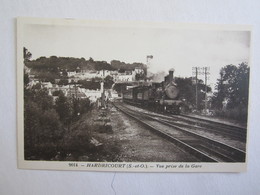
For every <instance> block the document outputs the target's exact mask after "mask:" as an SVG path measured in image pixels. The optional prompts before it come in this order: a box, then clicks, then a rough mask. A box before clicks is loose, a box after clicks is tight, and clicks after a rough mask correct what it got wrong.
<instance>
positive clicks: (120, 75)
mask: <svg viewBox="0 0 260 195" xmlns="http://www.w3.org/2000/svg"><path fill="white" fill-rule="evenodd" d="M92 63H93V62H92ZM27 64H29V65H27ZM96 69H100V67H98V65H96ZM107 69H109V68H107ZM107 69H101V70H88V69H86V67H82V66H81V65H80V64H79V65H78V66H75V65H74V68H70V69H64V67H62V68H60V67H59V66H55V65H53V68H50V66H47V65H46V66H45V67H44V66H43V67H41V69H40V70H39V68H38V67H37V64H36V65H35V66H33V65H32V62H31V61H30V62H29V63H28V62H27V63H25V66H24V72H25V74H26V75H28V83H27V85H26V87H27V88H32V87H33V86H35V85H37V84H38V85H39V86H40V87H41V88H46V89H47V90H48V94H49V95H50V96H52V97H53V100H54V102H55V99H56V98H57V97H58V91H62V92H63V94H64V95H65V96H66V97H68V98H77V99H85V98H88V99H89V100H90V101H91V102H96V101H97V99H98V98H100V97H101V93H102V91H103V92H104V93H105V96H106V97H107V98H116V97H118V96H119V95H120V94H118V91H115V90H113V89H112V85H114V84H126V83H128V84H129V83H132V82H137V81H141V80H143V79H144V75H145V69H144V68H141V67H133V68H132V69H130V70H129V69H128V70H124V69H117V70H107ZM57 70H58V73H56V72H57ZM43 73H44V74H43ZM48 73H49V74H50V75H52V74H53V73H55V74H56V76H55V77H54V79H48ZM41 75H46V76H45V77H44V76H41ZM84 82H85V83H86V82H87V83H89V85H88V86H89V87H88V86H86V85H82V83H84ZM101 83H103V84H101ZM107 83H110V85H106V84H107ZM104 84H105V86H104ZM94 86H95V87H94ZM104 87H105V88H106V89H104Z"/></svg>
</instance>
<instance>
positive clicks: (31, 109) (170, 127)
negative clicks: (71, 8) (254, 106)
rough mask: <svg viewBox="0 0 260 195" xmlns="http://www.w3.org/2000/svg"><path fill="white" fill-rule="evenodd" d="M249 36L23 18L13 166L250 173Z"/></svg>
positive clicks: (234, 29) (245, 29)
mask: <svg viewBox="0 0 260 195" xmlns="http://www.w3.org/2000/svg"><path fill="white" fill-rule="evenodd" d="M251 33H252V27H251V26H249V25H217V24H214V25H213V24H175V23H155V22H138V21H135V22H133V21H89V20H79V19H51V18H17V136H18V139H17V140H18V143H17V148H18V167H19V168H22V169H49V170H80V171H120V172H242V171H246V165H247V145H248V144H247V143H248V139H247V138H248V113H249V110H248V107H249V106H248V105H249V73H250V65H251V64H250V55H251V54H250V50H251Z"/></svg>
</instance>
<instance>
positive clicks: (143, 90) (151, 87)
mask: <svg viewBox="0 0 260 195" xmlns="http://www.w3.org/2000/svg"><path fill="white" fill-rule="evenodd" d="M173 73H174V69H170V70H169V75H167V76H166V77H165V78H164V81H162V82H160V83H158V82H143V83H142V84H140V85H138V86H129V87H128V88H127V90H125V91H124V92H123V101H124V102H126V103H129V104H133V105H139V106H142V107H146V108H148V109H152V110H154V111H158V112H167V113H172V114H180V108H181V105H182V101H181V100H180V99H179V89H178V87H177V84H176V83H175V82H174V78H173Z"/></svg>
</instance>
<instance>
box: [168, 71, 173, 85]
mask: <svg viewBox="0 0 260 195" xmlns="http://www.w3.org/2000/svg"><path fill="white" fill-rule="evenodd" d="M173 73H174V69H173V68H171V69H170V70H169V77H168V82H172V81H173Z"/></svg>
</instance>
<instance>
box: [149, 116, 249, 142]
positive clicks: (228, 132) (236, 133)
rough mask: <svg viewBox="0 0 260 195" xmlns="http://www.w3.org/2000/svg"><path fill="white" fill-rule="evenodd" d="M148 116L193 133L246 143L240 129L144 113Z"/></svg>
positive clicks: (206, 121) (184, 117)
mask: <svg viewBox="0 0 260 195" xmlns="http://www.w3.org/2000/svg"><path fill="white" fill-rule="evenodd" d="M146 114H148V115H150V116H154V117H156V116H157V117H160V118H161V119H162V120H165V121H169V122H170V123H172V124H174V125H177V126H180V127H183V128H188V129H192V130H194V131H197V130H199V131H204V132H211V133H213V134H215V135H222V136H226V137H229V138H232V139H235V140H237V141H241V142H244V143H245V142H246V130H245V129H243V128H240V127H236V126H231V125H226V124H222V123H218V122H214V121H210V120H205V119H199V120H197V117H196V118H195V117H194V118H189V117H186V116H184V115H181V116H178V115H177V116H176V115H171V116H167V115H157V114H152V113H150V114H149V113H146Z"/></svg>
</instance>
